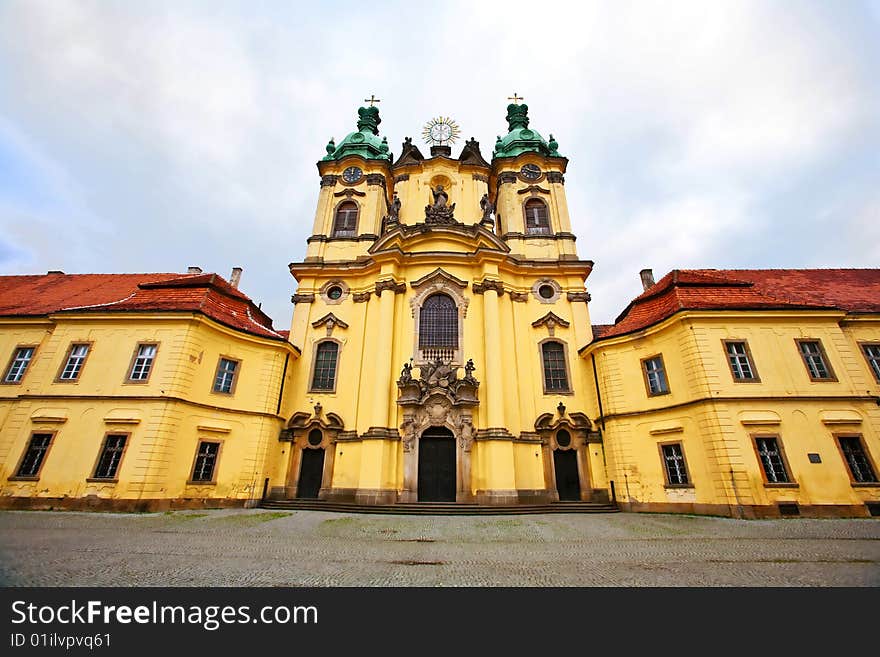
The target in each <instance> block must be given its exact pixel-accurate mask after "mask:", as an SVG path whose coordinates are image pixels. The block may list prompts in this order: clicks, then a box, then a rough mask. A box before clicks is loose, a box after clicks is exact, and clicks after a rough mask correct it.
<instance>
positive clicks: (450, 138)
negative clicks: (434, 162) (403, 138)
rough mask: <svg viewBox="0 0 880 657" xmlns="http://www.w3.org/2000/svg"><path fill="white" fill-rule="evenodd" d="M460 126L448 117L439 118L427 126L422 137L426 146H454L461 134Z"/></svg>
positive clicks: (429, 122)
mask: <svg viewBox="0 0 880 657" xmlns="http://www.w3.org/2000/svg"><path fill="white" fill-rule="evenodd" d="M460 132H461V131H460V130H459V128H458V124H457V123H456V122H455V121H454V120H452V119H451V118H449V117H448V116H438V117H436V118H433V119H431V120H430V121H428V122H427V123H426V124H425V127H424V129H423V130H422V137H423V138H424V140H425V143H426V144H436V145H437V146H442V145H444V144H454V143H455V140H456V139H458V135H459V134H460Z"/></svg>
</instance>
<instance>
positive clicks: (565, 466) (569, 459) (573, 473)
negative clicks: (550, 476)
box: [553, 449, 581, 501]
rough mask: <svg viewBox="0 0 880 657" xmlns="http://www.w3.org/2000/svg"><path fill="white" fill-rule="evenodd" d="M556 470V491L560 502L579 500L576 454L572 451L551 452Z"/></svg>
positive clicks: (579, 490)
mask: <svg viewBox="0 0 880 657" xmlns="http://www.w3.org/2000/svg"><path fill="white" fill-rule="evenodd" d="M553 465H554V466H555V469H556V490H557V491H558V492H559V500H560V501H577V500H580V499H581V480H580V477H578V462H577V452H576V451H575V450H573V449H557V450H555V451H554V452H553Z"/></svg>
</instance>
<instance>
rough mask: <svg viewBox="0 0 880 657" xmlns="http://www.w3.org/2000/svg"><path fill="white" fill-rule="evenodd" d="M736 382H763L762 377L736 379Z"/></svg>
mask: <svg viewBox="0 0 880 657" xmlns="http://www.w3.org/2000/svg"><path fill="white" fill-rule="evenodd" d="M733 382H734V383H761V379H736V378H735V379H734V380H733Z"/></svg>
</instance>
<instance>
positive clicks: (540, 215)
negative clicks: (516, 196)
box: [525, 198, 550, 235]
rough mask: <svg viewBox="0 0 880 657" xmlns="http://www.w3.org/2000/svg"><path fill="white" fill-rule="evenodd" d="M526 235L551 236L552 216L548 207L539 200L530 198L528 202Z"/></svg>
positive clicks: (526, 206)
mask: <svg viewBox="0 0 880 657" xmlns="http://www.w3.org/2000/svg"><path fill="white" fill-rule="evenodd" d="M525 212H526V234H527V235H549V234H550V215H549V214H548V212H547V205H546V204H545V203H544V201H542V200H541V199H538V198H530V199H529V200H528V201H526V205H525Z"/></svg>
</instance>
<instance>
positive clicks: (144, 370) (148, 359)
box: [128, 344, 158, 381]
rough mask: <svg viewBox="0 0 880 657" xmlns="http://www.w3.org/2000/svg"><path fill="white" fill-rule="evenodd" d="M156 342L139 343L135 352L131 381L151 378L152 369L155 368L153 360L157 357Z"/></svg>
mask: <svg viewBox="0 0 880 657" xmlns="http://www.w3.org/2000/svg"><path fill="white" fill-rule="evenodd" d="M157 346H158V345H155V344H139V345H138V347H137V352H136V353H135V357H134V362H133V363H132V366H131V374H130V375H129V377H128V378H129V380H131V381H146V380H147V379H149V378H150V370H152V369H153V361H154V360H155V358H156V349H157Z"/></svg>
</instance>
